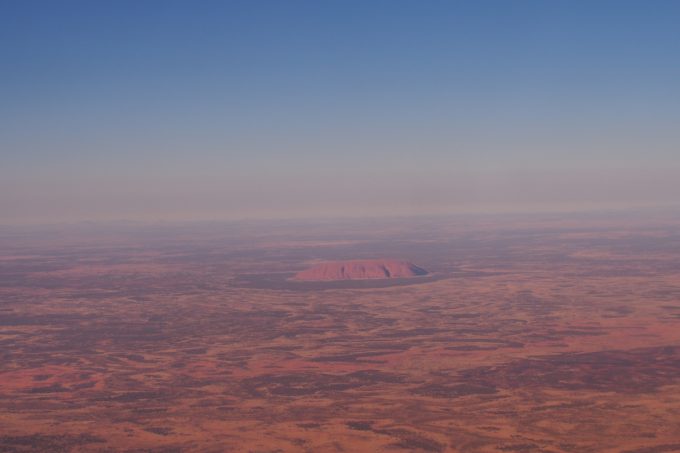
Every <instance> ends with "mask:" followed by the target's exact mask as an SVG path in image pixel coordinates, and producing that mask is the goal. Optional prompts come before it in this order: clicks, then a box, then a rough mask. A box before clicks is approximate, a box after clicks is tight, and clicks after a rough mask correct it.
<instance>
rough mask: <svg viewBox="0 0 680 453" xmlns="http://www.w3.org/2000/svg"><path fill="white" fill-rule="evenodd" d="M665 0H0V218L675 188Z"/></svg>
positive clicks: (267, 212)
mask: <svg viewBox="0 0 680 453" xmlns="http://www.w3.org/2000/svg"><path fill="white" fill-rule="evenodd" d="M678 23H680V3H678V2H674V1H635V2H633V1H468V2H455V1H446V2H445V1H360V2H353V1H256V0H252V1H243V2H237V1H219V2H217V1H216V2H210V1H197V2H189V1H185V2H177V1H174V2H173V1H130V2H126V1H116V2H75V1H60V2H53V1H45V2H36V1H30V0H29V1H8V0H5V1H3V2H0V81H1V82H2V83H1V84H0V99H2V101H1V102H0V153H1V154H0V164H1V165H0V211H1V212H3V215H2V218H0V223H23V222H52V221H79V220H111V219H123V218H125V219H140V220H174V219H178V220H184V219H232V218H234V219H235V218H249V217H295V216H312V217H313V216H317V215H318V216H334V215H338V216H342V215H381V214H420V213H438V212H460V211H497V210H500V211H506V210H510V211H513V210H572V209H593V208H609V207H614V208H618V207H634V206H648V205H659V204H661V205H665V204H675V203H676V202H679V201H680V200H678V196H677V194H678V193H680V182H678V181H677V180H680V178H678V177H677V175H678V174H680V173H678V170H680V159H679V156H680V152H679V151H680V149H679V146H678V145H679V144H680V127H678V124H680V27H678V26H677V24H678Z"/></svg>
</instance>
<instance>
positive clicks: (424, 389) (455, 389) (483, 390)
mask: <svg viewBox="0 0 680 453" xmlns="http://www.w3.org/2000/svg"><path fill="white" fill-rule="evenodd" d="M497 392H498V390H497V389H496V387H494V386H492V385H488V384H484V383H475V384H468V383H464V384H453V385H447V384H425V385H421V386H420V387H416V388H415V389H414V390H413V393H415V394H416V395H422V396H429V397H432V398H460V397H462V396H469V395H493V394H494V393H497Z"/></svg>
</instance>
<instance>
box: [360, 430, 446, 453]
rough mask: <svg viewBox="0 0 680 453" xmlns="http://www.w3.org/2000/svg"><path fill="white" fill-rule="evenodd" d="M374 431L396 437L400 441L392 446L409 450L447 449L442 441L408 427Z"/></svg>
mask: <svg viewBox="0 0 680 453" xmlns="http://www.w3.org/2000/svg"><path fill="white" fill-rule="evenodd" d="M373 432H374V433H376V434H384V435H387V436H390V437H396V438H397V439H398V441H397V442H395V443H394V444H392V446H394V447H397V448H403V449H405V450H409V451H419V450H422V451H428V452H441V451H444V450H445V449H446V445H444V444H442V443H441V442H438V441H436V440H434V439H431V438H429V437H425V436H423V435H421V434H418V433H414V432H413V431H408V430H406V429H375V430H373Z"/></svg>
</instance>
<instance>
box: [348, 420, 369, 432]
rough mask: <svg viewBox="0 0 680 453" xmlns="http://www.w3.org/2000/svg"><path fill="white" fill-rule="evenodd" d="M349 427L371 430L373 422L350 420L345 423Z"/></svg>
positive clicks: (358, 429)
mask: <svg viewBox="0 0 680 453" xmlns="http://www.w3.org/2000/svg"><path fill="white" fill-rule="evenodd" d="M345 425H347V427H348V428H349V429H354V430H356V431H372V430H373V422H362V421H350V422H347V423H345Z"/></svg>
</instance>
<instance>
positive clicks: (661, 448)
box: [621, 444, 680, 453]
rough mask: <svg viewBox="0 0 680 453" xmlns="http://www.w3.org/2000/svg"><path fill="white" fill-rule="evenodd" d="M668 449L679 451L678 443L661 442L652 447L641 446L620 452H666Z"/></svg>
mask: <svg viewBox="0 0 680 453" xmlns="http://www.w3.org/2000/svg"><path fill="white" fill-rule="evenodd" d="M669 451H680V444H663V445H655V446H653V447H642V448H636V449H634V450H624V451H622V452H621V453H666V452H669Z"/></svg>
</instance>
